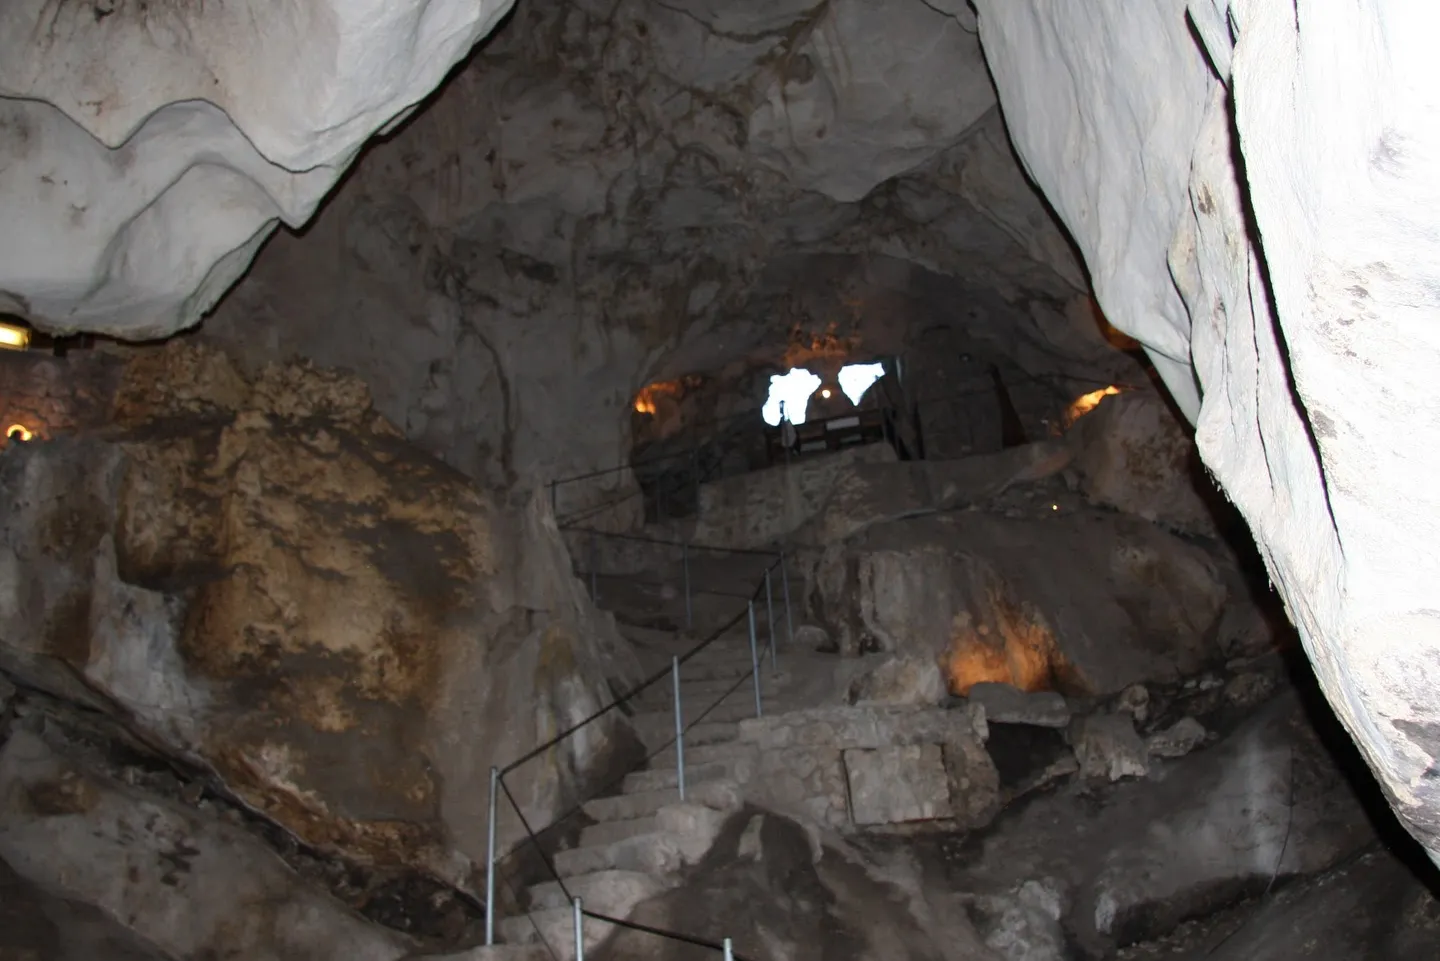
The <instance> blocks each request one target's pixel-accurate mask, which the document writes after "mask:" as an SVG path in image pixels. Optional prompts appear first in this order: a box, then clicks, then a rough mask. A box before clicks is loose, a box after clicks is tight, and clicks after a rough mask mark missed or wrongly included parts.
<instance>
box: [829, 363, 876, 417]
mask: <svg viewBox="0 0 1440 961" xmlns="http://www.w3.org/2000/svg"><path fill="white" fill-rule="evenodd" d="M884 375H885V365H884V364H848V365H846V366H845V367H841V368H840V389H841V390H843V391H844V392H845V396H846V397H849V398H850V403H852V404H854V405H855V406H857V407H858V406H860V398H862V397H864V396H865V392H866V391H867V390H869V389H870V385H871V384H873V383H875V382H876V381H877V380H879V379H880V378H881V377H883V376H884Z"/></svg>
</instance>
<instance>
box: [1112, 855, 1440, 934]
mask: <svg viewBox="0 0 1440 961" xmlns="http://www.w3.org/2000/svg"><path fill="white" fill-rule="evenodd" d="M1208 928H1209V930H1208V931H1207V932H1206V934H1207V935H1208V936H1206V937H1204V938H1200V939H1194V940H1198V941H1199V943H1193V941H1192V940H1191V939H1187V938H1184V937H1177V938H1174V939H1167V942H1166V943H1162V944H1159V945H1155V946H1154V947H1153V948H1149V949H1146V950H1140V951H1135V952H1133V953H1131V954H1127V956H1126V961H1159V959H1160V958H1165V959H1167V961H1202V959H1211V961H1310V959H1319V958H1365V959H1366V961H1409V959H1411V958H1428V957H1434V955H1435V951H1436V950H1437V948H1440V901H1437V900H1436V898H1435V896H1434V894H1433V893H1431V892H1429V891H1426V889H1425V888H1424V887H1423V886H1422V885H1420V884H1417V883H1416V880H1415V876H1414V874H1413V873H1412V871H1411V869H1410V868H1409V867H1407V866H1406V865H1405V864H1404V863H1402V862H1401V861H1400V860H1398V859H1397V858H1396V857H1395V856H1394V855H1392V854H1390V853H1389V852H1386V851H1383V850H1372V851H1368V852H1366V853H1365V854H1363V855H1361V856H1360V857H1358V858H1356V859H1354V860H1353V861H1350V862H1348V863H1346V864H1343V865H1341V866H1340V867H1337V868H1336V869H1334V870H1333V871H1327V872H1325V873H1324V874H1322V875H1320V876H1319V877H1316V878H1313V879H1308V880H1305V881H1302V882H1299V883H1296V884H1293V885H1291V886H1289V887H1285V888H1282V889H1280V890H1279V891H1277V892H1275V893H1274V895H1273V896H1272V897H1271V898H1269V899H1267V901H1266V903H1264V904H1262V905H1260V906H1259V907H1258V908H1252V909H1250V910H1248V911H1236V912H1231V913H1230V915H1229V916H1227V917H1225V918H1223V919H1221V920H1219V921H1218V922H1217V923H1215V924H1213V925H1209V926H1208ZM1187 941H1190V942H1191V943H1187Z"/></svg>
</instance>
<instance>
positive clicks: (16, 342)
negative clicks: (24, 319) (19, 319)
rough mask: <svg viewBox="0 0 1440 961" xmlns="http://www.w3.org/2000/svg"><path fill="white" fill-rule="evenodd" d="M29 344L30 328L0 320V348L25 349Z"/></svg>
mask: <svg viewBox="0 0 1440 961" xmlns="http://www.w3.org/2000/svg"><path fill="white" fill-rule="evenodd" d="M29 346H30V328H28V327H21V326H20V325H19V324H10V323H6V322H5V321H0V348H4V349H6V350H25V349H26V348H27V347H29Z"/></svg>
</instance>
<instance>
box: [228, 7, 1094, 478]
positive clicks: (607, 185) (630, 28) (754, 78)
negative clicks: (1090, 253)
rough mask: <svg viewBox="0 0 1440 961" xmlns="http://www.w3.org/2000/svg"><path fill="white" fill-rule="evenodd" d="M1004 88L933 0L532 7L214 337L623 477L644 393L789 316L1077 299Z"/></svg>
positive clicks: (749, 344)
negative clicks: (1018, 147)
mask: <svg viewBox="0 0 1440 961" xmlns="http://www.w3.org/2000/svg"><path fill="white" fill-rule="evenodd" d="M882 25H883V29H882ZM969 29H970V30H973V23H970V24H969ZM937 84H945V85H947V86H948V88H949V89H950V91H951V93H950V94H949V95H948V96H946V97H944V98H936V97H934V96H932V95H931V93H932V91H933V90H934V89H935V87H936V85H937ZM993 98H994V92H993V88H992V87H991V86H990V84H989V81H988V78H987V77H986V76H985V69H984V65H983V62H982V60H981V59H980V56H979V49H978V45H977V44H976V42H975V38H974V36H973V35H972V34H971V33H970V32H967V23H966V17H965V16H963V15H962V16H960V17H959V18H956V17H953V16H950V15H947V14H945V13H942V12H939V11H938V10H937V8H936V7H935V6H933V5H929V4H925V3H923V2H920V0H887V2H884V3H878V4H877V3H864V2H859V0H853V2H852V0H845V2H836V3H827V4H824V5H822V6H818V7H816V6H813V5H808V4H797V3H785V4H781V5H778V6H776V5H768V6H766V5H758V6H757V5H755V4H750V3H745V4H716V3H711V2H703V3H702V2H686V3H680V4H673V3H671V4H658V3H654V2H650V0H625V2H622V3H619V4H609V5H600V4H593V3H580V4H551V5H542V4H532V5H528V6H527V5H520V6H519V7H517V9H516V12H515V15H514V17H513V18H512V19H511V21H510V22H509V23H508V24H507V25H506V27H505V29H504V30H502V31H499V32H498V33H497V34H496V35H495V36H494V37H493V38H491V40H489V41H487V43H486V45H485V46H484V48H483V49H482V50H480V51H479V52H478V53H477V55H476V57H475V58H474V60H472V61H471V63H470V64H468V65H467V66H466V67H465V68H463V69H462V70H460V71H459V72H458V73H457V74H456V75H455V77H453V78H452V80H451V81H450V82H449V83H448V84H447V85H446V87H445V88H444V89H443V90H442V91H441V92H440V94H439V96H438V97H437V98H436V99H435V101H434V103H432V104H431V105H429V106H428V107H427V109H426V110H425V111H424V112H423V113H421V114H419V115H417V116H416V117H415V118H414V120H413V121H411V122H410V123H409V124H408V125H407V126H406V128H405V130H404V132H403V134H402V135H400V136H397V137H395V138H393V139H392V140H389V141H387V142H384V143H379V144H377V145H376V146H375V147H374V149H373V150H372V151H371V152H370V153H369V154H368V155H367V156H366V157H365V158H364V159H363V160H362V161H361V162H360V163H359V164H357V168H356V171H355V173H354V176H353V177H352V178H351V180H350V181H349V185H348V186H347V188H346V189H345V190H343V191H341V192H340V193H339V194H337V196H336V197H335V199H334V201H333V203H331V204H329V205H327V207H326V209H325V210H324V211H323V212H322V213H321V214H320V215H319V216H318V217H317V218H316V219H315V222H314V223H313V224H312V225H311V226H310V227H309V228H307V231H306V235H305V236H304V237H303V238H294V237H291V236H289V235H286V234H283V233H282V234H281V235H278V236H277V237H276V238H275V240H274V241H273V242H272V243H271V244H270V245H269V247H268V248H267V250H266V251H265V254H264V256H262V257H260V258H258V259H257V262H256V266H255V269H254V271H252V272H251V274H250V275H249V276H248V277H247V278H246V280H245V282H244V283H242V284H240V285H239V286H237V288H236V289H235V291H234V293H233V294H232V295H231V296H230V297H228V298H227V299H226V301H225V302H224V303H223V304H222V305H221V306H220V307H219V308H218V309H217V311H216V313H215V315H214V316H213V317H211V318H210V319H208V320H207V321H206V323H205V325H204V328H203V335H204V336H206V337H211V338H216V339H218V340H221V341H223V342H224V343H225V344H227V345H228V346H229V347H230V348H231V349H232V350H234V351H236V352H238V353H240V354H241V355H244V356H248V357H251V358H253V359H255V360H256V361H257V362H259V361H263V360H266V359H269V358H270V357H271V356H273V355H275V354H277V353H278V354H280V355H282V356H283V355H288V354H289V353H291V352H295V353H299V354H300V355H302V356H307V357H311V358H314V359H315V360H317V361H318V362H320V363H323V364H326V365H330V366H338V367H346V368H349V369H352V370H355V371H358V372H359V373H360V374H361V375H362V376H363V377H364V378H365V379H366V381H367V382H368V383H370V384H371V385H372V387H373V389H374V392H375V397H376V402H377V406H378V407H379V408H380V409H381V410H382V411H383V412H384V413H385V414H386V415H387V416H388V417H389V418H390V419H391V420H393V421H394V422H395V423H396V424H397V425H398V426H400V427H401V429H402V430H404V431H405V432H406V434H407V436H409V437H411V438H412V439H414V440H416V441H417V442H418V443H420V444H421V445H422V446H423V447H425V448H426V449H428V450H430V451H432V452H434V453H437V454H439V455H440V456H443V457H444V459H445V460H446V461H447V462H448V463H451V464H452V465H454V466H456V467H458V468H460V469H461V470H464V471H465V472H467V473H472V474H475V475H477V476H487V477H492V478H494V479H497V480H500V481H503V480H506V479H507V478H508V477H509V476H510V474H511V473H512V472H513V474H515V475H518V476H519V477H521V478H525V479H543V480H550V479H553V478H555V477H557V476H564V475H567V474H578V473H583V472H585V471H587V470H593V469H597V468H602V467H603V468H608V467H613V466H614V465H615V464H617V463H619V462H620V461H621V460H622V455H623V452H625V451H626V450H628V442H629V430H630V415H631V410H630V405H631V401H632V399H633V397H634V395H635V393H636V392H637V391H638V390H639V389H640V388H641V387H643V386H644V385H645V384H647V383H649V382H651V381H654V380H660V379H665V378H669V377H675V376H680V375H683V374H688V373H691V372H693V371H696V370H708V369H718V368H720V367H723V366H724V365H725V364H727V363H730V362H734V361H742V360H745V359H747V358H748V357H749V355H750V354H751V353H752V352H755V351H758V350H760V349H762V348H766V349H771V348H773V350H772V354H773V358H774V360H775V361H776V362H778V361H779V360H780V355H781V354H782V353H783V351H784V349H785V343H784V338H785V335H786V332H787V327H788V326H789V323H790V320H791V319H792V318H793V319H796V320H800V321H802V322H803V324H805V325H813V326H815V327H816V328H817V329H821V330H823V329H824V327H825V326H826V325H827V324H829V323H831V322H832V321H834V320H836V319H837V316H838V317H842V318H845V319H846V322H847V323H848V322H849V319H850V318H852V317H855V316H859V315H864V314H865V313H867V311H865V310H863V309H860V308H857V307H856V306H855V305H857V304H859V305H865V304H871V303H877V304H879V303H884V304H886V305H887V307H889V306H890V305H893V307H890V309H888V310H887V313H890V314H892V315H896V316H897V317H898V316H914V317H916V318H917V319H924V318H927V317H928V316H930V315H932V314H934V313H937V312H948V308H949V306H950V305H951V304H953V303H954V302H956V301H957V300H958V299H961V298H963V299H965V300H966V301H967V302H970V303H973V304H976V305H978V306H977V310H978V311H979V312H980V313H981V314H982V315H989V314H990V313H992V310H991V305H992V304H994V303H995V302H996V301H998V302H999V303H998V304H996V305H995V307H994V311H993V312H999V311H1001V310H1004V311H1006V312H1011V311H1013V312H1014V313H1015V314H1017V315H1018V316H1019V323H1018V324H1017V326H1023V327H1027V328H1028V327H1032V326H1033V324H1032V323H1031V322H1030V321H1029V320H1028V304H1029V303H1030V302H1032V301H1034V302H1043V303H1045V304H1047V305H1049V304H1051V303H1054V302H1059V301H1063V300H1065V299H1067V298H1069V297H1072V296H1074V295H1075V294H1076V293H1077V292H1078V290H1079V288H1080V287H1081V286H1082V284H1083V274H1082V272H1081V271H1080V270H1079V268H1078V265H1077V263H1076V260H1075V257H1074V255H1073V253H1072V251H1071V250H1070V248H1069V246H1068V244H1067V242H1066V240H1065V239H1064V237H1063V235H1062V233H1061V232H1060V231H1059V229H1058V228H1057V227H1056V225H1055V224H1054V222H1053V220H1052V219H1051V218H1050V217H1049V216H1048V215H1047V214H1046V212H1045V208H1044V205H1043V203H1042V202H1041V201H1040V199H1039V197H1038V196H1037V195H1036V194H1035V192H1034V190H1033V189H1032V188H1031V187H1030V185H1029V184H1028V183H1027V182H1026V181H1025V179H1024V176H1023V174H1022V173H1021V171H1020V169H1019V166H1018V164H1017V163H1016V161H1015V158H1014V156H1013V154H1012V153H1011V151H1010V149H1009V147H1008V144H1007V143H1006V141H1005V138H1004V132H1003V125H1001V123H1000V121H999V118H998V116H997V114H996V112H995V109H994V105H993ZM478 118H483V119H478ZM872 264H873V265H874V269H873V270H872V269H871V266H872ZM942 275H943V276H942ZM927 276H928V277H932V278H933V277H939V278H940V279H941V280H946V281H948V282H949V286H948V288H946V289H943V290H936V291H934V292H933V293H929V292H924V291H921V294H920V295H919V296H916V295H915V293H914V292H915V290H916V288H919V287H920V286H921V285H922V284H923V283H924V282H925V278H926V277H927ZM812 282H813V283H814V286H816V287H820V288H825V289H826V292H827V294H828V298H827V302H826V304H825V305H824V307H823V309H822V308H821V307H820V306H817V305H815V304H809V303H806V304H799V305H797V304H796V303H795V299H796V291H797V290H798V288H800V287H802V286H806V285H808V284H810V283H812ZM907 292H909V296H908V302H907V300H906V297H907ZM997 292H998V293H997ZM1007 301H1008V302H1007ZM847 302H848V303H849V305H850V306H846V303H847ZM792 308H795V309H796V310H797V311H798V312H799V313H800V316H795V315H794V314H792ZM980 308H983V310H981V309H980ZM347 329H348V330H350V331H352V332H354V333H353V335H343V336H342V335H337V331H341V330H347ZM996 329H999V330H1008V329H1010V328H1008V327H997V328H996ZM1016 336H1022V335H1020V334H1017V335H1016ZM881 349H883V348H881ZM582 416H583V417H584V420H585V422H584V427H583V428H581V427H580V426H579V425H578V424H577V420H578V419H580V418H581V417H582ZM624 484H625V480H624V479H623V478H622V479H619V480H617V481H616V490H614V491H610V492H604V491H601V492H597V498H603V495H604V494H605V493H611V494H615V493H624V490H623V487H624Z"/></svg>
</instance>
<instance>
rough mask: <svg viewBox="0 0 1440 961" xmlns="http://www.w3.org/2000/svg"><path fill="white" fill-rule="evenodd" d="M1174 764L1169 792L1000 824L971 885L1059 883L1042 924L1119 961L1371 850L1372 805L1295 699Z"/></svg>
mask: <svg viewBox="0 0 1440 961" xmlns="http://www.w3.org/2000/svg"><path fill="white" fill-rule="evenodd" d="M1121 720H1122V721H1123V722H1124V723H1125V724H1126V725H1127V726H1128V719H1123V718H1122V719H1121ZM1132 736H1133V732H1132ZM1141 751H1142V754H1141V759H1142V760H1143V746H1142V748H1141ZM1172 764H1173V765H1174V766H1173V767H1172V768H1171V769H1170V770H1169V771H1168V772H1167V774H1166V775H1165V777H1164V778H1163V779H1161V780H1158V781H1143V780H1141V781H1134V780H1127V781H1123V782H1121V783H1119V784H1116V785H1106V786H1105V787H1104V788H1103V789H1102V790H1104V792H1105V793H1104V794H1103V795H1101V798H1102V800H1100V803H1097V804H1094V805H1093V806H1089V807H1084V806H1082V807H1079V808H1077V807H1076V806H1075V805H1074V799H1073V797H1067V793H1068V792H1060V793H1052V794H1049V795H1046V796H1043V797H1040V798H1037V799H1036V800H1035V801H1034V802H1032V803H1031V804H1030V805H1029V806H1027V807H1025V808H1024V809H1023V810H1021V811H1020V812H1019V813H1018V815H1017V816H1016V817H1013V818H1006V819H1003V820H1002V821H999V822H997V825H996V828H995V829H994V830H993V831H992V832H990V834H989V835H988V836H987V837H985V838H984V840H983V843H982V846H981V852H980V853H979V854H978V855H977V856H976V857H975V858H973V859H967V860H968V861H969V862H970V863H969V864H968V865H967V866H966V867H965V868H964V869H963V873H964V874H965V875H966V876H968V879H969V880H968V881H967V882H965V883H967V884H969V885H971V886H973V887H972V889H973V890H975V891H977V893H986V892H991V893H994V894H996V895H999V894H1000V892H1002V891H1005V892H1008V891H1012V890H1013V889H1014V887H1015V886H1018V885H1019V884H1021V883H1023V882H1025V881H1044V880H1046V879H1048V882H1049V884H1050V886H1051V887H1052V888H1053V890H1054V892H1055V895H1056V900H1057V906H1058V908H1059V910H1058V911H1057V912H1055V917H1054V919H1053V920H1051V921H1048V922H1045V918H1044V916H1043V914H1042V915H1040V916H1038V917H1036V918H1034V920H1036V921H1039V922H1044V923H1046V924H1056V923H1057V922H1058V923H1059V925H1060V926H1062V927H1063V929H1064V930H1065V931H1066V934H1067V936H1068V937H1067V940H1069V941H1070V943H1072V944H1078V945H1079V946H1080V947H1081V948H1082V949H1083V950H1084V951H1085V952H1086V954H1087V956H1091V957H1107V956H1111V955H1110V953H1109V952H1112V951H1113V950H1114V947H1115V946H1116V945H1117V944H1127V943H1132V942H1134V941H1137V940H1142V939H1145V938H1147V937H1151V936H1154V935H1155V934H1157V933H1162V932H1164V931H1167V930H1169V929H1170V928H1172V927H1173V926H1174V925H1175V924H1177V923H1178V922H1179V921H1181V920H1183V919H1184V918H1185V917H1187V916H1190V915H1193V914H1197V913H1203V912H1205V911H1207V910H1213V909H1214V908H1216V907H1219V906H1221V905H1224V904H1226V903H1228V901H1229V900H1230V899H1231V898H1233V896H1234V894H1235V893H1236V892H1238V891H1243V890H1246V889H1247V887H1253V888H1255V889H1259V888H1262V887H1263V886H1264V885H1265V884H1267V883H1268V882H1269V881H1270V879H1271V878H1272V877H1275V876H1277V875H1278V876H1279V877H1280V878H1282V879H1283V878H1285V877H1290V876H1304V875H1308V874H1312V873H1315V872H1317V871H1320V870H1324V869H1326V868H1329V867H1332V866H1334V865H1336V864H1338V863H1339V862H1341V861H1342V860H1343V859H1345V858H1346V857H1347V856H1350V855H1353V854H1357V853H1358V852H1359V851H1360V850H1361V849H1362V848H1363V847H1364V846H1365V845H1366V844H1368V843H1369V841H1370V839H1371V833H1370V831H1371V828H1370V826H1369V823H1368V821H1367V818H1366V814H1365V810H1364V807H1363V806H1362V803H1361V801H1360V800H1359V799H1358V797H1357V796H1356V795H1355V794H1354V793H1353V790H1352V788H1351V787H1350V786H1349V784H1348V783H1347V781H1346V778H1345V775H1344V774H1343V773H1342V771H1341V769H1340V767H1339V766H1338V765H1337V763H1336V761H1335V760H1334V759H1332V758H1331V757H1330V755H1329V754H1328V753H1327V752H1326V750H1325V748H1324V747H1323V746H1322V745H1321V743H1320V742H1319V741H1318V739H1317V738H1316V737H1315V734H1314V733H1313V731H1311V730H1309V729H1308V728H1307V724H1306V721H1305V718H1304V710H1303V708H1302V707H1301V703H1300V700H1299V699H1298V698H1297V697H1296V696H1295V695H1294V694H1293V693H1287V694H1286V695H1284V696H1282V697H1280V698H1277V699H1276V700H1274V701H1272V702H1271V703H1269V704H1267V705H1265V707H1264V708H1262V709H1261V710H1259V711H1258V712H1256V713H1255V714H1254V715H1253V716H1251V717H1250V718H1248V719H1247V720H1246V721H1245V722H1244V723H1243V724H1242V725H1240V727H1239V728H1237V729H1236V730H1235V731H1234V732H1233V733H1231V734H1230V736H1229V737H1228V738H1227V740H1226V741H1225V742H1224V743H1222V744H1221V745H1219V746H1217V747H1214V748H1211V749H1209V750H1206V751H1202V752H1197V753H1195V754H1191V755H1189V756H1188V757H1185V758H1182V759H1181V760H1179V761H1176V762H1172ZM1003 900H1004V902H1005V903H1006V904H1014V903H1015V902H1016V900H1017V899H1015V898H1013V897H1008V896H1007V897H1005V898H1004V899H1003ZM1010 957H1012V958H1016V959H1017V961H1018V958H1022V957H1025V955H1023V954H1020V955H1011V956H1010Z"/></svg>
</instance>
